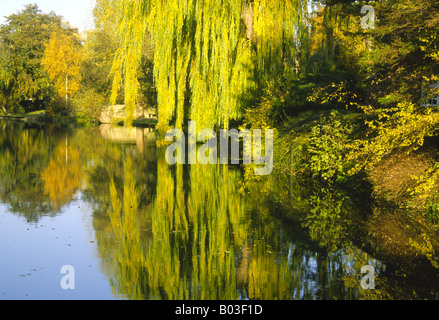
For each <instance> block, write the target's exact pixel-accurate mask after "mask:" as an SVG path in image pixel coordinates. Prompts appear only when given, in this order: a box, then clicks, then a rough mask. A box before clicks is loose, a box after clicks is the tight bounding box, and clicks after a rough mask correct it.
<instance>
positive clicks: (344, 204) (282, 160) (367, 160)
mask: <svg viewBox="0 0 439 320" xmlns="http://www.w3.org/2000/svg"><path fill="white" fill-rule="evenodd" d="M398 116H400V115H398ZM422 116H423V115H422ZM422 116H419V117H418V116H417V117H415V116H412V115H409V116H407V117H406V118H407V119H408V121H406V120H405V121H404V122H401V123H399V122H396V123H394V124H392V125H393V126H392V127H390V126H389V127H384V128H381V127H380V128H378V129H377V130H371V128H370V127H369V126H368V125H366V123H367V122H368V121H369V122H370V123H372V121H376V120H375V118H374V115H373V114H369V115H367V114H362V113H357V112H352V111H346V110H345V111H344V110H337V111H334V110H332V111H321V112H313V113H311V112H309V113H302V114H299V115H298V116H297V117H294V118H291V119H288V120H287V121H285V122H284V123H283V125H282V126H281V127H279V128H278V138H277V139H276V141H275V170H276V172H277V173H278V174H280V175H284V176H287V177H288V178H285V179H286V180H287V182H286V184H287V185H292V186H296V185H298V184H300V183H306V184H309V185H315V186H316V188H315V190H314V191H313V192H310V193H309V194H297V195H296V194H295V193H297V191H296V190H295V189H297V188H294V190H293V189H292V190H290V191H289V192H286V194H288V197H289V198H292V199H294V201H291V202H292V203H294V205H295V206H297V203H300V200H301V199H308V200H307V201H306V203H305V204H304V208H302V210H301V211H303V212H304V216H303V217H301V219H300V220H301V221H303V224H304V225H305V226H306V227H308V228H309V230H310V233H311V234H315V235H316V236H315V237H316V238H320V239H326V240H327V241H328V243H329V244H331V243H330V241H333V242H334V247H337V243H338V241H340V239H339V238H337V239H331V234H335V233H333V231H334V230H344V231H345V232H346V234H348V233H350V232H351V231H350V230H352V229H355V230H357V231H358V230H361V232H359V233H361V234H362V236H361V238H360V239H357V241H359V242H361V243H363V244H364V248H365V249H366V250H370V251H372V252H373V255H374V256H376V257H379V258H382V259H383V260H384V261H385V260H392V261H396V263H400V264H401V265H405V266H410V268H413V270H414V269H416V268H417V267H418V266H425V264H427V265H428V264H430V265H431V266H432V267H433V268H435V269H438V270H439V258H438V255H437V252H439V201H438V200H439V197H438V191H437V190H439V179H438V177H439V165H438V162H439V156H438V143H437V142H438V140H439V137H438V135H437V134H433V135H430V134H431V133H434V130H429V131H427V130H426V129H425V127H423V122H422V121H423V119H424V118H422ZM391 120H392V119H391ZM389 122H390V121H389ZM375 123H377V122H375ZM407 123H410V126H411V127H410V130H412V132H411V133H413V136H415V137H416V136H417V135H420V134H423V136H422V139H419V140H418V141H416V140H414V141H413V142H405V143H403V142H404V140H402V138H400V137H399V136H398V135H397V134H396V133H397V132H398V130H399V126H402V125H406V124H407ZM416 125H418V126H419V128H416ZM434 126H436V124H435V123H433V128H434ZM415 129H416V130H415ZM427 132H428V134H426V133H427ZM403 138H404V137H403ZM398 139H400V141H402V142H400V143H399V144H398ZM283 201H285V199H283ZM302 203H304V202H303V201H302ZM352 203H360V205H356V206H355V207H357V208H362V210H361V212H357V213H354V214H353V216H354V217H353V216H349V215H347V212H351V210H350V207H351V204H352ZM346 221H355V223H352V224H349V223H347V222H346ZM322 234H323V235H322ZM336 234H337V235H340V234H343V232H336ZM317 235H320V236H317ZM346 237H347V238H349V237H348V236H346ZM325 246H328V244H326V243H325ZM411 271H412V270H407V272H408V273H410V272H411Z"/></svg>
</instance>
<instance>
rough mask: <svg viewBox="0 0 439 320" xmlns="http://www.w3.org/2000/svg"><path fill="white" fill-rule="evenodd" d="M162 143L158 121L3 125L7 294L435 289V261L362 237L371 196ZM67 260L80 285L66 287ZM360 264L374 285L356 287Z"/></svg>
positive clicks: (340, 294) (382, 293) (431, 294)
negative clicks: (377, 249) (205, 158)
mask: <svg viewBox="0 0 439 320" xmlns="http://www.w3.org/2000/svg"><path fill="white" fill-rule="evenodd" d="M157 145H159V143H157V141H156V136H155V133H154V131H153V130H151V129H144V128H142V129H139V128H137V129H136V128H133V129H131V130H128V129H124V128H119V127H111V126H101V127H96V128H75V127H68V128H66V127H61V128H60V127H56V126H53V125H45V126H42V125H41V126H39V125H29V124H24V123H20V122H1V123H0V201H1V203H0V299H222V300H224V299H270V300H271V299H400V298H408V299H411V298H415V299H417V298H427V299H431V298H437V297H438V291H439V290H438V289H437V287H436V285H437V276H436V275H435V276H434V277H435V278H434V280H435V281H431V279H432V277H433V276H432V275H431V273H429V272H432V270H430V269H429V268H426V269H422V272H409V271H407V270H410V268H407V266H405V265H404V264H403V262H401V261H402V260H401V261H393V260H392V259H389V258H388V257H387V258H386V257H385V256H384V257H383V256H380V257H379V258H378V257H375V256H374V250H372V249H371V248H373V247H374V244H373V243H372V244H371V243H364V241H365V236H364V231H362V228H361V225H362V219H364V217H365V216H367V215H368V214H369V213H368V210H369V209H368V203H367V201H364V200H363V197H361V196H360V197H359V199H360V200H358V199H357V198H356V194H355V193H353V194H350V193H349V192H344V191H341V190H332V189H328V188H325V187H322V186H314V185H313V184H312V183H310V182H307V181H297V180H295V179H294V178H292V177H284V176H278V175H276V174H272V175H270V176H266V177H255V176H254V175H253V174H252V172H253V170H246V169H247V168H245V167H244V168H243V167H239V166H225V165H210V164H209V165H200V164H197V165H191V166H183V165H176V166H170V165H168V164H167V163H166V161H165V149H164V148H163V147H158V146H157ZM361 192H366V191H360V193H361ZM360 195H361V194H360ZM366 198H367V197H366ZM64 265H70V266H72V267H73V268H74V271H75V274H74V275H75V279H74V280H75V289H74V290H63V289H62V287H61V285H60V282H61V280H62V278H63V276H64V274H61V273H60V270H61V268H62V266H64ZM364 265H371V266H373V267H374V269H375V286H376V288H375V289H374V290H370V289H369V290H368V289H362V287H361V279H362V277H363V276H364V275H363V274H362V273H361V268H362V266H364ZM425 270H427V271H425ZM433 271H434V270H433Z"/></svg>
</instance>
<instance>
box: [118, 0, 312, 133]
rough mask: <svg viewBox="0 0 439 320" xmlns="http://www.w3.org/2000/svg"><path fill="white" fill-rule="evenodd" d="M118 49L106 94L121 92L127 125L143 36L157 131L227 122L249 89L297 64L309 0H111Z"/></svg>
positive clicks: (239, 110) (237, 112)
mask: <svg viewBox="0 0 439 320" xmlns="http://www.w3.org/2000/svg"><path fill="white" fill-rule="evenodd" d="M114 2H115V5H116V7H117V12H118V13H119V15H118V27H117V30H118V32H117V34H118V37H119V49H118V51H117V53H116V56H115V60H114V64H113V70H112V73H113V74H114V75H115V77H114V83H113V94H112V100H113V101H115V100H116V98H117V95H118V92H119V90H120V88H122V87H123V89H124V93H125V104H126V107H127V119H126V124H127V125H128V126H129V125H131V124H132V120H133V113H134V109H135V105H136V99H137V96H138V87H139V81H138V78H137V72H138V66H139V62H140V59H141V55H142V50H143V49H144V44H145V39H146V36H147V35H148V39H151V45H152V47H153V49H154V81H155V86H156V90H157V100H158V101H157V102H158V116H159V124H158V129H159V130H161V131H166V130H167V129H168V128H169V127H170V126H175V127H177V128H179V129H181V128H182V127H183V125H184V121H185V119H191V120H194V121H197V124H198V127H199V128H214V127H215V126H217V127H223V128H228V123H229V120H230V119H238V118H240V117H241V115H242V109H243V106H245V104H246V102H248V101H249V100H248V98H249V92H254V91H255V90H254V89H255V87H256V88H257V87H259V86H263V85H265V83H266V82H267V81H268V80H267V79H271V78H272V79H276V78H278V77H280V76H281V75H282V74H283V73H284V72H285V71H286V70H296V72H297V68H299V67H300V66H301V62H300V61H301V59H302V58H303V57H304V56H305V55H304V54H303V49H304V48H306V47H307V46H306V35H307V34H308V33H307V31H306V19H307V7H308V5H307V4H308V0H275V1H267V0H255V1H248V0H216V1H215V0H204V1H201V0H184V1H181V0H167V1H165V0H143V1H141V0H114Z"/></svg>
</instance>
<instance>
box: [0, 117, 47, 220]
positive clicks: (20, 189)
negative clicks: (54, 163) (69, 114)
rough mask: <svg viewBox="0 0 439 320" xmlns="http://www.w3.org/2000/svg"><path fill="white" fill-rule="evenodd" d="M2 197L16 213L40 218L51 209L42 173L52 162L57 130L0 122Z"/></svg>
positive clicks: (0, 191) (0, 181)
mask: <svg viewBox="0 0 439 320" xmlns="http://www.w3.org/2000/svg"><path fill="white" fill-rule="evenodd" d="M0 127H1V129H0V145H1V146H2V148H1V149H0V197H1V200H2V202H4V203H7V204H9V205H10V210H11V211H12V212H14V213H20V214H22V215H24V216H25V217H26V218H27V219H28V220H29V221H37V220H38V219H39V217H40V216H41V215H42V214H46V213H49V212H51V206H50V202H49V201H48V197H47V196H46V195H45V194H44V188H43V184H42V181H41V172H42V171H43V169H44V167H45V166H46V165H47V163H48V162H49V157H50V153H51V149H52V146H53V145H54V144H55V143H56V132H54V131H53V130H52V129H51V128H46V129H39V128H32V127H26V126H25V124H23V123H10V122H0Z"/></svg>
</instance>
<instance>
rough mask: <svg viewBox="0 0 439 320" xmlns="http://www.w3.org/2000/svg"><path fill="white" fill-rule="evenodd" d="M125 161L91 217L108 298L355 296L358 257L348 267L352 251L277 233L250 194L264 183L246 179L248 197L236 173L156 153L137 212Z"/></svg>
mask: <svg viewBox="0 0 439 320" xmlns="http://www.w3.org/2000/svg"><path fill="white" fill-rule="evenodd" d="M126 156H127V157H126V159H125V160H124V161H123V166H124V169H123V174H122V175H123V179H122V180H123V181H121V182H120V183H117V182H116V181H117V180H112V179H109V180H108V181H109V189H108V183H107V190H110V192H109V194H110V197H111V200H109V201H110V202H111V208H110V210H109V213H108V214H107V218H106V219H105V218H103V217H101V219H100V221H101V223H102V224H106V226H103V225H101V227H100V228H99V229H97V232H98V234H97V237H98V245H99V251H100V253H101V255H102V259H103V263H104V266H103V267H104V269H105V271H106V272H107V273H108V274H109V277H110V282H111V284H112V286H113V288H114V291H115V292H116V293H117V294H120V295H122V296H126V297H128V298H130V299H173V300H175V299H183V300H185V299H205V300H210V299H232V300H233V299H239V298H250V299H312V298H316V297H319V298H334V297H339V296H340V295H342V296H345V295H348V296H349V295H351V296H352V297H358V296H359V295H360V293H359V277H360V276H361V275H360V272H359V270H360V269H361V265H359V264H361V263H363V262H364V261H367V260H365V259H367V257H365V258H363V259H357V256H358V252H357V251H358V249H353V250H352V252H353V253H350V252H348V251H335V252H332V253H330V254H328V253H327V251H326V250H320V249H316V246H315V245H313V243H312V241H310V240H309V237H308V238H307V237H306V235H305V236H303V229H302V231H301V232H302V234H301V235H300V236H299V233H300V231H299V232H297V230H289V229H288V228H287V227H284V226H283V225H282V222H281V221H280V220H279V219H277V218H276V217H273V210H272V209H271V203H269V202H267V201H266V200H267V199H264V197H263V196H261V195H260V194H253V191H254V192H257V191H256V190H259V191H262V192H264V190H265V189H266V188H270V186H269V184H267V185H266V187H265V188H264V187H262V188H260V187H261V186H262V185H264V182H263V181H253V182H250V183H249V188H248V189H247V188H244V186H243V184H242V182H241V181H242V174H241V172H240V171H238V170H234V169H231V168H229V167H227V166H223V165H200V164H197V165H194V166H191V167H190V168H189V169H187V168H185V167H184V166H181V165H176V166H173V167H170V166H169V165H168V164H167V163H166V161H165V159H164V156H163V154H161V156H160V157H159V159H158V163H157V185H156V190H155V191H156V194H157V195H156V197H155V199H154V201H153V203H152V204H150V205H147V206H142V205H140V203H141V198H142V197H141V196H140V195H139V184H138V183H137V182H136V181H137V179H138V178H137V176H136V173H135V172H134V171H135V168H134V165H133V163H134V161H133V160H132V159H131V156H130V155H129V154H128V153H127V154H126ZM248 190H253V191H252V194H251V197H249V196H247V195H246V192H245V191H248ZM258 198H259V199H258ZM256 199H258V200H256ZM299 226H300V224H299ZM299 228H300V227H299ZM300 229H301V228H300ZM328 232H329V231H328ZM321 245H322V246H324V245H325V244H323V243H322V244H321ZM347 264H350V265H352V269H353V270H354V271H355V272H354V273H353V276H350V275H349V273H348V271H347V270H346V265H347ZM356 264H358V265H356ZM352 279H354V280H355V281H353V280H352ZM348 281H351V282H352V284H351V286H350V287H349V286H348V287H345V286H344V283H345V282H346V283H347V282H348ZM321 286H323V289H321V288H320V287H321Z"/></svg>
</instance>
